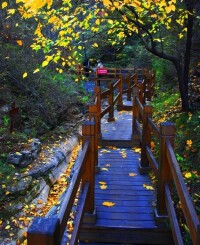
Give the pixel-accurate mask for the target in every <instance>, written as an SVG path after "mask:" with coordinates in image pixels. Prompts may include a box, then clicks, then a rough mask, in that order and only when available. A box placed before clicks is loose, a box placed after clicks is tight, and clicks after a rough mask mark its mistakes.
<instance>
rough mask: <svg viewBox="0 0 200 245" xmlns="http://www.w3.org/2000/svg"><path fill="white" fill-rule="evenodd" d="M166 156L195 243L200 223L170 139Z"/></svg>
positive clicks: (167, 142)
mask: <svg viewBox="0 0 200 245" xmlns="http://www.w3.org/2000/svg"><path fill="white" fill-rule="evenodd" d="M166 156H167V160H168V165H169V169H170V172H171V173H172V176H173V181H174V184H175V186H176V190H177V194H178V196H179V199H180V201H181V207H182V210H183V213H184V216H185V219H186V222H187V225H188V228H189V230H190V235H191V238H192V240H193V243H194V244H199V243H197V241H198V239H199V238H198V235H199V234H198V226H199V224H200V222H199V219H198V216H197V214H196V211H195V209H194V206H193V203H192V200H191V197H190V194H189V192H188V189H187V187H186V185H185V182H184V179H183V176H182V174H181V170H180V168H179V165H178V162H177V160H176V156H175V153H174V150H173V147H172V145H171V143H170V141H169V140H167V141H166Z"/></svg>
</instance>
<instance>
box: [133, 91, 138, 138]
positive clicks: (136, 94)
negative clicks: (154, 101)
mask: <svg viewBox="0 0 200 245" xmlns="http://www.w3.org/2000/svg"><path fill="white" fill-rule="evenodd" d="M138 92H139V90H138V88H137V87H134V88H133V119H132V139H133V136H134V135H135V134H136V120H137V119H138V115H139V109H138V107H137V104H136V98H137V97H138Z"/></svg>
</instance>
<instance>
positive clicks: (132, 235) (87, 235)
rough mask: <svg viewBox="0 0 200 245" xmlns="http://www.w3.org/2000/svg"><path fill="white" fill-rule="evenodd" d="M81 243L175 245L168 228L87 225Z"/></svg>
mask: <svg viewBox="0 0 200 245" xmlns="http://www.w3.org/2000/svg"><path fill="white" fill-rule="evenodd" d="M80 241H81V242H87V243H104V244H109V243H114V244H160V245H161V244H162V245H173V244H174V243H173V239H172V234H171V232H170V230H169V229H166V228H134V227H132V228H130V227H129V228H125V227H110V226H98V225H96V226H90V225H86V224H85V225H83V226H82V229H81V234H80Z"/></svg>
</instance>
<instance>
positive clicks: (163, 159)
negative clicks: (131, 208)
mask: <svg viewBox="0 0 200 245" xmlns="http://www.w3.org/2000/svg"><path fill="white" fill-rule="evenodd" d="M151 111H152V110H151V106H148V105H146V104H145V103H144V100H142V101H141V98H139V88H138V87H137V88H136V87H135V88H134V103H133V134H139V136H140V137H139V138H140V141H141V143H140V144H141V163H140V170H141V173H142V172H144V171H147V170H148V168H149V167H151V169H152V170H153V171H154V173H155V175H156V177H157V179H158V189H157V207H156V210H157V212H156V215H157V218H158V219H159V218H163V217H164V216H166V215H168V217H169V221H170V224H171V228H172V233H173V238H174V242H175V244H178V245H181V244H183V240H182V237H181V232H180V228H179V225H178V221H177V218H176V212H175V208H174V206H173V198H172V195H171V186H172V185H173V183H174V185H175V188H176V192H177V194H178V197H179V199H180V201H181V208H182V210H183V214H184V217H185V220H186V223H187V225H188V228H189V232H190V235H191V239H192V241H193V244H194V245H198V244H200V221H199V219H198V216H197V214H196V211H195V209H194V205H193V203H192V200H191V197H190V195H189V192H188V190H187V187H186V185H185V183H184V178H183V176H182V174H181V170H180V168H179V165H178V162H177V160H176V156H175V152H174V137H175V130H174V125H173V124H172V123H170V122H163V123H161V124H160V127H158V126H157V125H156V124H155V123H154V122H153V120H152V118H151V117H152V115H151ZM152 136H154V137H155V138H156V140H157V142H158V143H159V144H158V147H159V159H158V160H157V159H156V158H155V156H154V153H153V152H152V150H151V137H152Z"/></svg>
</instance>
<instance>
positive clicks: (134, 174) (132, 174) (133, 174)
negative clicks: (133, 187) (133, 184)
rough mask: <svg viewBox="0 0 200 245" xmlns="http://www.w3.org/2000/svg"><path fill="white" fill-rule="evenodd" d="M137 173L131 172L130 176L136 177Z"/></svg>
mask: <svg viewBox="0 0 200 245" xmlns="http://www.w3.org/2000/svg"><path fill="white" fill-rule="evenodd" d="M136 175H137V174H136V173H129V176H131V177H134V176H136Z"/></svg>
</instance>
